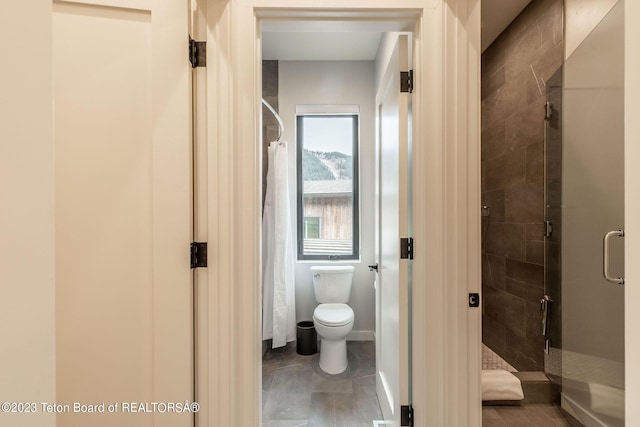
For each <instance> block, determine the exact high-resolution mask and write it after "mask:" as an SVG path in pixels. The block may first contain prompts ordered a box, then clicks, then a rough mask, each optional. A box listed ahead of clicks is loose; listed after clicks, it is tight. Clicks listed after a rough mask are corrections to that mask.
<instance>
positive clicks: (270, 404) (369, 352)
mask: <svg viewBox="0 0 640 427" xmlns="http://www.w3.org/2000/svg"><path fill="white" fill-rule="evenodd" d="M347 351H348V357H349V368H348V369H347V371H346V372H344V373H342V374H340V375H328V374H326V373H324V372H322V371H321V370H320V368H319V366H318V357H319V354H315V355H313V356H301V355H299V354H297V353H296V347H295V343H289V345H287V346H286V347H283V348H279V349H276V350H268V351H267V352H266V354H265V355H264V357H263V359H262V420H263V424H262V426H263V427H307V426H308V427H339V426H340V427H365V426H366V427H372V426H375V425H383V424H378V423H374V422H375V421H377V420H381V419H382V414H381V412H380V406H379V404H378V398H377V397H376V385H375V384H376V380H375V344H374V343H373V342H372V341H349V342H348V343H347ZM482 426H483V427H559V426H564V427H580V426H581V424H580V423H578V422H577V421H575V420H574V419H573V418H571V417H570V416H568V415H567V416H565V414H563V412H562V411H561V410H560V408H559V407H557V406H554V405H522V406H485V407H483V408H482Z"/></svg>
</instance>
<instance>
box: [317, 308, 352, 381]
mask: <svg viewBox="0 0 640 427" xmlns="http://www.w3.org/2000/svg"><path fill="white" fill-rule="evenodd" d="M353 318H354V316H353V310H352V309H351V307H349V306H348V305H347V304H333V303H328V304H320V305H319V306H318V307H316V309H315V310H314V312H313V324H314V326H315V328H316V332H317V333H318V335H319V336H320V369H322V370H323V371H324V372H326V373H328V374H340V373H342V372H344V371H345V370H346V369H347V366H348V361H347V335H349V332H351V330H352V329H353Z"/></svg>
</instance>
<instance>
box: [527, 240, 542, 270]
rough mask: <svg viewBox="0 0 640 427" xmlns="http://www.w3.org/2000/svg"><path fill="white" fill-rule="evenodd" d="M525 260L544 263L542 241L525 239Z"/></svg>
mask: <svg viewBox="0 0 640 427" xmlns="http://www.w3.org/2000/svg"><path fill="white" fill-rule="evenodd" d="M527 262H530V263H532V264H539V265H544V242H533V241H527Z"/></svg>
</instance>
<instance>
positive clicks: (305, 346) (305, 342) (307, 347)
mask: <svg viewBox="0 0 640 427" xmlns="http://www.w3.org/2000/svg"><path fill="white" fill-rule="evenodd" d="M296 351H297V352H298V354H302V355H303V356H309V355H312V354H316V353H317V352H318V337H317V335H316V328H315V327H314V326H313V322H312V321H311V320H305V321H303V322H298V328H297V333H296Z"/></svg>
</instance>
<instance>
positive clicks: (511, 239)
mask: <svg viewBox="0 0 640 427" xmlns="http://www.w3.org/2000/svg"><path fill="white" fill-rule="evenodd" d="M485 251H486V253H487V254H490V255H498V256H502V257H507V258H509V259H517V260H523V261H524V259H525V255H526V245H525V225H524V224H505V223H500V222H497V223H493V224H491V233H487V236H486V244H485Z"/></svg>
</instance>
